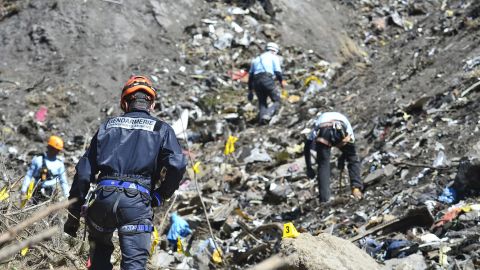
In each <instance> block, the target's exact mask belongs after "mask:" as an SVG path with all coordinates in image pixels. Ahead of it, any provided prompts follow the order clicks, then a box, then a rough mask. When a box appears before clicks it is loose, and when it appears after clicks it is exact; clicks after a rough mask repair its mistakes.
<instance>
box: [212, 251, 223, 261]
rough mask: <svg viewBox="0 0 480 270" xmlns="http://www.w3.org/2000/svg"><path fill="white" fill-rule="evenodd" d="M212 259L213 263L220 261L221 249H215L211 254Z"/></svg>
mask: <svg viewBox="0 0 480 270" xmlns="http://www.w3.org/2000/svg"><path fill="white" fill-rule="evenodd" d="M212 261H213V262H214V263H222V251H221V250H219V249H215V251H213V254H212Z"/></svg>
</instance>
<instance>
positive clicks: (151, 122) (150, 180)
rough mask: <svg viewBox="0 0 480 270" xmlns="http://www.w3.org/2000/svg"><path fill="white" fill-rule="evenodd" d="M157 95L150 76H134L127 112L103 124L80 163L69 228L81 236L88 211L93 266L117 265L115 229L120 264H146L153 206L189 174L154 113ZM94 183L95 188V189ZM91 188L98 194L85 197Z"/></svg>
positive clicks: (125, 94)
mask: <svg viewBox="0 0 480 270" xmlns="http://www.w3.org/2000/svg"><path fill="white" fill-rule="evenodd" d="M155 98H156V90H155V89H154V88H153V87H152V83H151V81H150V80H149V79H148V78H146V77H144V76H132V77H131V78H130V79H129V80H128V82H127V83H126V84H125V87H124V88H123V91H122V95H121V100H120V105H121V108H122V110H123V111H124V112H125V114H123V115H122V116H118V117H113V118H110V119H109V120H107V121H106V122H104V123H103V124H102V125H100V128H99V129H98V131H97V133H96V134H95V136H94V137H93V139H92V141H91V144H90V147H89V149H88V150H87V151H86V152H85V154H84V155H83V157H82V158H81V159H80V161H79V162H78V164H77V166H76V174H75V177H74V180H73V184H72V188H71V190H70V199H73V198H76V199H77V202H76V203H74V204H72V205H71V206H70V207H69V212H70V215H69V218H68V219H67V222H66V223H65V225H64V231H65V232H66V233H67V234H69V235H71V236H73V237H76V233H77V230H78V228H79V218H80V215H81V213H82V216H86V223H87V225H88V231H89V236H88V239H89V241H90V258H89V260H90V264H91V268H90V269H102V270H103V269H112V267H113V266H112V264H111V263H110V256H111V255H112V252H113V250H114V247H113V243H112V234H113V232H114V231H115V230H116V229H117V230H118V235H119V240H120V249H121V251H122V261H121V269H145V267H146V266H145V265H146V262H147V259H148V256H149V246H150V234H151V232H152V231H153V225H152V218H153V210H152V207H155V206H159V205H160V203H161V201H162V199H165V198H168V197H170V196H172V194H173V193H174V192H175V190H176V189H178V186H179V183H180V180H181V179H182V177H183V174H184V173H185V167H186V165H187V162H186V158H185V156H184V155H183V154H182V149H181V147H180V144H179V143H178V140H177V138H176V137H175V132H174V131H173V129H172V127H170V126H169V125H168V124H166V123H165V122H163V121H161V120H159V119H157V118H155V117H153V116H151V115H150V113H149V112H150V111H152V110H153V108H154V105H155ZM97 173H99V175H98V177H97V179H95V176H96V175H97ZM162 178H163V179H162ZM92 183H96V184H97V185H96V189H94V188H91V189H90V184H92ZM157 184H160V186H159V187H157V186H158V185H157ZM89 189H90V190H91V191H89ZM92 191H93V194H94V198H93V199H91V200H90V201H89V200H86V199H85V198H86V197H87V198H90V194H92V193H91V192H92ZM87 192H88V193H87ZM87 207H88V211H87V210H86V208H87Z"/></svg>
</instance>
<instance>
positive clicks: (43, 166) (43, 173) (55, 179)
mask: <svg viewBox="0 0 480 270" xmlns="http://www.w3.org/2000/svg"><path fill="white" fill-rule="evenodd" d="M62 149H63V141H62V139H61V138H60V137H58V136H55V135H53V136H50V138H49V139H48V144H47V151H46V152H45V153H43V154H42V155H41V156H35V157H34V158H33V160H32V163H31V165H30V167H29V168H28V171H27V173H26V175H25V179H24V180H23V184H22V189H21V193H22V195H21V200H22V201H26V200H28V199H29V198H28V197H27V193H28V190H29V189H30V190H31V192H33V195H32V197H33V199H34V200H35V203H38V200H39V199H40V198H41V197H43V198H50V197H51V196H52V195H53V194H54V191H55V189H56V187H57V183H60V186H61V187H62V191H63V196H64V197H65V198H66V197H68V189H69V187H68V181H67V173H66V172H65V165H64V164H63V160H62V159H60V158H59V157H58V153H59V152H60V151H62ZM32 180H34V181H33V182H32ZM30 185H31V186H30Z"/></svg>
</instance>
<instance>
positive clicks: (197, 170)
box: [193, 161, 200, 174]
mask: <svg viewBox="0 0 480 270" xmlns="http://www.w3.org/2000/svg"><path fill="white" fill-rule="evenodd" d="M193 172H194V173H195V174H199V173H200V161H197V162H195V164H194V165H193Z"/></svg>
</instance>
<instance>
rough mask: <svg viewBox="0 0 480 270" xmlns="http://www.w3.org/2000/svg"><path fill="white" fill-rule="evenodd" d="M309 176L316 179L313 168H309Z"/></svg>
mask: <svg viewBox="0 0 480 270" xmlns="http://www.w3.org/2000/svg"><path fill="white" fill-rule="evenodd" d="M307 176H308V178H310V179H313V178H315V171H314V170H313V169H312V168H311V167H308V168H307Z"/></svg>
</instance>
